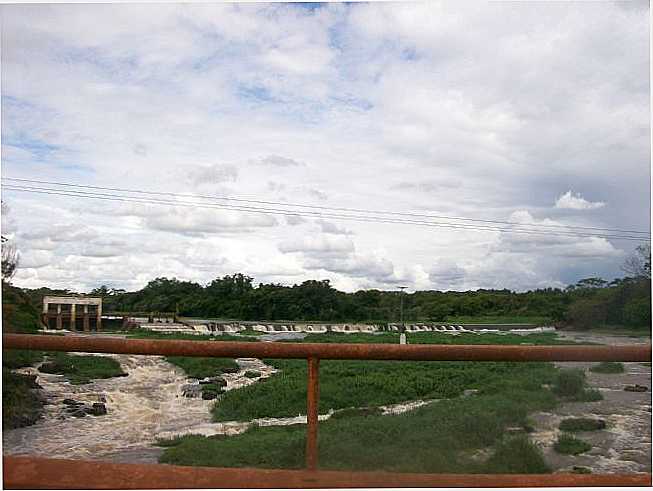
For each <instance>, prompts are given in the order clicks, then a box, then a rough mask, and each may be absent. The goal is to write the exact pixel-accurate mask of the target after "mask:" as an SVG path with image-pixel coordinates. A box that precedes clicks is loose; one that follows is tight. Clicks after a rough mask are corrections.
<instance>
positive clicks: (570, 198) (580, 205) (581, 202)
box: [555, 190, 605, 210]
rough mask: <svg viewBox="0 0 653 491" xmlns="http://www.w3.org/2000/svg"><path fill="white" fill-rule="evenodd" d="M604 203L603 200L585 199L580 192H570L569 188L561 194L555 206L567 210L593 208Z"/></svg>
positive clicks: (600, 206) (599, 206)
mask: <svg viewBox="0 0 653 491" xmlns="http://www.w3.org/2000/svg"><path fill="white" fill-rule="evenodd" d="M604 206H605V203H604V202H603V201H594V202H592V201H587V200H586V199H585V198H583V197H582V196H581V195H580V193H576V194H574V193H572V192H571V190H570V191H567V192H566V193H565V194H563V195H561V196H560V197H559V198H558V199H557V200H556V203H555V207H556V208H562V209H567V210H595V209H597V208H603V207H604Z"/></svg>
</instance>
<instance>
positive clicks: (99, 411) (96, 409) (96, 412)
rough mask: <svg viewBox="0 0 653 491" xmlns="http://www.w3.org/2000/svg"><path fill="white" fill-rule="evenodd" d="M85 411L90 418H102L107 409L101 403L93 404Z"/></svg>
mask: <svg viewBox="0 0 653 491" xmlns="http://www.w3.org/2000/svg"><path fill="white" fill-rule="evenodd" d="M85 410H86V412H87V413H88V414H90V415H92V416H104V415H105V414H107V407H106V406H105V405H104V404H102V403H101V402H94V403H93V406H92V407H89V408H86V409H85Z"/></svg>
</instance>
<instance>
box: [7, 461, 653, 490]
mask: <svg viewBox="0 0 653 491" xmlns="http://www.w3.org/2000/svg"><path fill="white" fill-rule="evenodd" d="M3 464H4V466H3V467H4V469H3V477H4V487H5V488H6V489H198V488H200V489H202V488H203V489H207V488H223V489H224V488H231V489H243V488H287V489H302V488H436V487H447V488H468V487H491V488H506V487H520V488H523V487H547V488H548V487H570V486H591V487H595V486H619V487H625V486H651V474H408V473H391V472H343V471H323V470H321V471H305V470H277V469H274V470H273V469H247V468H245V469H238V468H216V467H182V466H175V465H156V464H114V463H108V462H94V461H81V460H62V459H43V458H33V457H3Z"/></svg>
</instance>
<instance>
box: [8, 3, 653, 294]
mask: <svg viewBox="0 0 653 491" xmlns="http://www.w3.org/2000/svg"><path fill="white" fill-rule="evenodd" d="M2 14H3V34H2V65H3V66H2V71H3V80H2V86H3V87H2V89H3V98H2V114H3V121H2V123H3V124H2V167H3V169H2V170H3V176H15V177H26V178H35V177H38V178H42V179H45V180H53V181H61V182H68V183H81V184H91V185H99V186H110V187H121V188H122V187H124V188H133V189H141V190H152V191H161V192H169V193H182V194H193V193H195V194H203V195H204V194H212V195H214V196H216V195H219V196H221V197H240V198H245V199H250V200H258V201H269V202H275V203H279V204H278V205H274V206H275V207H279V208H287V206H283V203H305V204H313V205H315V204H320V205H323V204H324V203H327V202H323V201H322V199H323V198H328V204H329V205H332V206H337V207H341V208H355V209H381V210H388V211H392V212H400V213H424V214H429V215H437V216H442V215H447V216H462V217H471V218H478V219H486V220H511V221H518V220H523V221H524V222H523V223H524V224H535V225H538V226H542V225H555V224H557V225H560V224H565V223H572V224H574V225H582V226H590V227H591V226H601V227H605V226H608V227H611V228H629V229H640V230H641V229H644V230H647V229H648V227H649V209H650V189H649V186H650V168H649V161H650V142H649V139H650V132H649V129H650V94H649V92H650V88H649V28H650V25H649V23H650V22H649V17H648V14H649V11H648V5H647V4H644V3H642V6H641V8H639V9H634V8H630V9H629V8H624V6H623V5H621V4H619V3H617V4H615V3H600V4H594V3H592V4H589V3H582V2H580V3H551V2H548V3H546V2H545V3H533V2H522V3H517V4H504V3H500V2H489V3H483V4H470V3H464V2H463V3H453V2H443V3H439V2H410V3H392V2H389V3H367V4H366V3H356V4H337V3H331V4H325V5H323V6H321V7H320V8H316V9H307V8H304V7H303V6H300V5H289V4H274V5H268V4H256V3H252V4H162V5H154V4H103V5H101V4H94V5H79V4H57V5H4V6H3V7H2ZM616 47H618V49H617V48H616ZM588 87H589V88H590V90H588ZM615 163H617V164H615ZM615 165H617V166H618V169H619V172H615ZM561 189H582V190H583V196H581V195H578V194H575V193H572V192H571V191H569V192H568V193H566V194H565V195H562V196H561V197H560V199H559V200H558V201H559V202H560V204H561V205H562V206H556V207H552V206H551V196H559V195H560V190H561ZM108 194H109V195H110V196H111V195H112V194H115V193H111V192H108ZM110 196H108V197H110ZM565 196H566V197H565ZM597 196H598V197H600V198H601V201H595V202H592V201H590V200H589V198H590V197H591V198H592V199H597V198H595V197H597ZM171 199H174V198H172V197H171ZM188 200H192V198H184V201H188ZM3 201H7V202H9V203H10V205H11V208H12V209H11V213H10V216H11V219H12V220H14V222H15V224H14V225H5V224H3V233H5V232H6V231H9V230H13V231H14V232H15V236H16V244H17V247H18V248H19V250H20V252H21V254H24V255H25V257H26V260H27V261H32V264H39V263H40V262H42V261H37V260H36V259H37V258H40V259H43V258H45V257H46V256H44V255H40V256H39V254H40V252H39V251H41V252H43V251H47V252H49V253H51V254H52V256H51V257H50V260H51V262H50V263H49V264H47V265H45V266H42V267H39V268H35V269H28V268H21V269H20V270H19V271H18V273H17V275H16V278H15V282H16V283H17V284H19V285H24V286H42V285H43V284H47V285H51V286H60V287H62V286H63V287H66V286H70V287H75V288H85V287H87V286H88V287H93V286H97V284H101V283H111V284H112V285H115V286H118V287H125V288H137V287H141V286H143V285H144V284H145V283H146V282H147V281H148V280H149V279H151V278H153V277H156V276H164V275H165V276H173V275H176V276H177V277H180V278H186V279H192V280H193V281H209V280H210V279H212V277H214V276H217V275H221V274H226V273H231V272H234V271H239V270H240V271H247V272H251V274H255V273H256V274H260V275H261V278H258V277H256V279H257V280H265V281H281V282H294V281H301V280H303V279H310V278H315V277H316V276H320V277H321V276H326V277H329V278H331V279H332V280H333V284H334V285H337V286H339V287H342V288H347V289H355V288H360V287H380V288H391V287H393V286H394V285H396V284H397V283H393V282H397V281H401V282H402V283H406V284H408V285H409V286H411V287H420V288H434V287H437V288H443V289H446V288H456V289H465V288H479V287H495V286H496V287H499V288H503V287H509V288H521V289H528V288H532V287H536V286H538V285H559V284H563V283H565V282H574V281H575V280H576V279H577V278H578V277H579V276H582V275H585V274H587V273H591V274H595V273H596V274H602V275H604V276H606V277H608V278H610V277H612V276H615V275H619V274H620V270H619V263H620V261H621V260H622V257H623V252H624V250H626V249H628V248H629V247H630V244H627V243H623V242H618V241H615V240H608V239H601V238H597V237H594V238H569V237H562V236H556V235H554V234H546V235H542V236H534V235H517V234H505V233H501V232H498V231H488V230H485V231H482V230H477V231H473V230H464V231H463V230H451V229H446V228H437V229H435V228H426V227H418V226H409V225H400V224H391V223H373V222H369V221H367V222H365V221H364V222H356V221H352V220H346V221H345V220H342V221H340V220H337V219H335V218H331V217H326V216H325V218H324V220H323V223H320V222H317V223H316V220H315V219H314V218H312V219H307V218H303V217H292V216H290V217H285V218H282V219H280V218H279V217H272V216H265V215H253V214H244V213H240V212H236V211H233V210H232V211H226V210H217V209H216V210H206V209H192V208H171V207H167V206H157V205H145V204H135V203H115V202H110V201H106V200H84V199H72V198H68V197H62V196H54V195H30V194H24V193H18V192H12V191H8V190H7V191H5V190H3ZM601 203H609V204H610V206H607V205H605V206H602V205H601ZM570 207H571V210H572V211H587V210H593V212H592V213H588V212H585V213H570V212H569V209H570ZM543 213H547V214H549V216H548V217H543V215H542V214H543ZM572 219H573V220H574V221H573V222H570V221H569V220H572ZM12 227H13V228H12ZM345 227H346V228H345ZM548 230H552V229H548ZM354 237H355V244H354V242H353V238H354ZM106 238H112V239H115V240H117V241H121V242H122V244H121V243H113V244H112V243H107V242H103V241H102V239H106ZM214 251H215V252H214ZM31 253H34V254H35V255H34V256H32V257H31V258H30V254H31ZM82 253H84V254H89V256H90V255H95V257H88V256H82V255H80V254H82ZM28 264H29V262H28ZM316 268H318V269H316Z"/></svg>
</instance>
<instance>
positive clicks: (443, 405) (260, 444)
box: [161, 389, 548, 473]
mask: <svg viewBox="0 0 653 491" xmlns="http://www.w3.org/2000/svg"><path fill="white" fill-rule="evenodd" d="M537 392H539V393H541V392H542V389H538V391H537ZM525 395H527V397H524V396H525ZM531 395H533V396H535V397H528V396H531ZM545 407H548V401H546V400H545V398H541V397H540V396H537V395H536V394H535V393H532V392H529V393H528V394H524V393H519V394H512V393H511V392H510V391H509V390H507V391H506V392H504V393H501V394H495V395H480V396H478V397H473V398H461V399H454V400H443V401H439V402H435V403H432V404H430V405H427V406H424V407H422V408H419V409H417V410H415V411H412V412H409V413H405V414H401V415H394V416H381V415H374V414H370V415H366V416H364V417H363V415H359V416H357V415H353V414H349V415H347V414H345V416H344V417H341V418H337V417H332V418H331V419H329V420H327V421H324V422H322V423H320V432H319V452H320V467H321V468H323V469H340V470H352V471H363V470H379V469H383V470H388V471H394V472H457V473H460V472H499V471H502V472H503V471H505V472H547V469H546V467H545V466H542V465H541V462H538V459H537V455H536V453H535V452H534V451H533V449H531V448H530V447H528V448H526V445H525V444H524V443H523V442H521V443H519V442H510V441H508V442H506V443H505V444H503V445H501V446H500V447H499V448H498V450H497V454H498V455H497V456H496V457H495V459H494V460H493V461H492V463H491V466H490V467H486V466H484V465H482V464H479V463H478V462H475V461H473V460H472V459H470V458H466V457H464V453H465V451H469V450H473V449H480V448H485V447H487V446H490V445H494V444H495V442H497V441H498V440H500V439H501V438H502V435H503V433H504V430H505V428H506V427H507V426H509V425H515V424H522V423H523V422H524V421H525V420H526V416H527V414H528V412H529V411H533V410H536V409H540V408H545ZM336 414H337V413H336ZM334 416H335V415H334ZM346 416H349V417H346ZM305 431H306V428H305V426H299V425H293V426H286V427H253V428H252V429H250V430H249V431H247V432H245V433H243V434H241V435H235V436H230V437H223V436H220V437H208V438H206V437H200V436H191V437H183V438H180V439H177V440H175V441H173V442H169V441H167V442H164V445H165V446H166V447H167V448H166V450H165V452H164V454H163V456H162V457H161V462H163V463H169V464H180V465H199V466H221V467H222V466H226V467H264V468H265V467H267V468H274V467H281V468H302V467H303V466H304V449H305ZM407 449H409V450H407Z"/></svg>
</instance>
